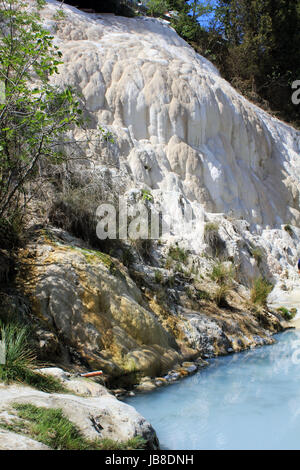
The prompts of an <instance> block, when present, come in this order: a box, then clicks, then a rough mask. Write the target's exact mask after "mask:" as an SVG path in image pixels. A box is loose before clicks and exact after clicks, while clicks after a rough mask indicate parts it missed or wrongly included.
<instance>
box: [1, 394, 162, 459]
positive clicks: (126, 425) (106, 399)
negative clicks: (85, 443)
mask: <svg viewBox="0 0 300 470" xmlns="http://www.w3.org/2000/svg"><path fill="white" fill-rule="evenodd" d="M12 403H31V404H33V405H35V406H42V407H46V408H61V409H62V410H63V413H64V414H65V415H66V416H67V417H68V418H69V419H70V420H71V421H72V422H73V423H74V424H75V425H76V426H78V428H79V429H80V430H81V432H82V433H83V434H84V435H85V436H86V437H87V438H89V439H94V438H97V437H98V438H100V439H101V438H108V439H113V440H119V441H127V440H128V439H131V438H133V437H135V436H141V437H143V438H144V439H145V440H146V441H147V445H148V448H149V449H156V448H158V440H157V436H156V434H155V431H154V429H153V428H152V426H151V425H150V423H148V421H146V420H145V418H143V417H142V416H141V415H140V414H139V413H138V412H137V411H136V410H135V409H134V408H133V407H132V406H130V405H127V404H126V403H123V402H121V401H119V400H117V399H116V398H115V397H114V396H112V395H105V396H101V397H99V396H97V397H80V396H75V395H71V394H58V393H56V394H48V393H44V392H40V391H38V390H34V389H32V388H30V387H25V386H22V385H11V386H0V419H1V417H2V415H3V414H5V413H6V414H7V410H8V409H10V405H11V404H12ZM18 442H19V438H18V439H16V443H15V446H16V448H17V446H18V445H19V444H18ZM20 442H21V444H20V445H23V444H22V442H23V440H22V438H20ZM24 445H25V444H24ZM26 445H27V444H26ZM28 445H30V444H28ZM13 449H14V447H12V450H13Z"/></svg>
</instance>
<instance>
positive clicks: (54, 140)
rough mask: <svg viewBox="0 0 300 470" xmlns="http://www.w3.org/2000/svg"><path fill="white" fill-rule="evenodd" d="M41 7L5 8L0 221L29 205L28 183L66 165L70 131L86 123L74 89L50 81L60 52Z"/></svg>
mask: <svg viewBox="0 0 300 470" xmlns="http://www.w3.org/2000/svg"><path fill="white" fill-rule="evenodd" d="M39 4H40V2H39V3H37V4H36V9H35V11H32V10H29V9H28V8H27V5H26V3H24V2H21V1H20V0H7V2H5V3H4V2H3V3H2V4H1V10H0V49H1V56H0V80H1V81H2V83H4V89H5V100H4V102H3V103H2V104H0V217H3V216H7V215H9V214H11V213H14V212H15V211H16V210H19V209H20V205H21V206H22V204H23V205H26V200H27V195H26V190H25V185H26V183H27V181H29V180H30V179H32V178H33V177H34V176H35V175H36V174H37V173H41V172H42V170H43V169H44V167H45V166H46V165H47V164H50V165H57V164H59V163H61V162H62V161H63V160H64V158H65V157H64V154H63V153H62V151H61V145H62V144H63V142H64V140H65V135H66V132H67V131H68V130H70V129H71V128H72V127H73V126H74V125H77V124H79V123H80V122H81V110H80V106H79V101H78V100H76V99H75V98H74V94H73V91H72V90H71V88H70V87H67V88H66V89H59V88H57V87H55V86H54V85H52V84H50V82H49V77H50V76H51V75H53V74H56V73H58V66H59V65H60V64H61V52H60V51H59V50H58V48H57V46H55V45H54V44H53V38H52V37H51V36H50V35H49V33H48V32H47V31H46V30H44V29H43V28H42V27H41V25H40V23H39V14H38V12H39V9H40V6H39Z"/></svg>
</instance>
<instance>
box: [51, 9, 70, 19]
mask: <svg viewBox="0 0 300 470" xmlns="http://www.w3.org/2000/svg"><path fill="white" fill-rule="evenodd" d="M66 17H67V15H66V14H65V12H64V11H63V10H62V9H61V8H58V9H57V10H56V12H55V13H54V15H53V16H52V19H53V20H55V21H60V20H64V19H65V18H66Z"/></svg>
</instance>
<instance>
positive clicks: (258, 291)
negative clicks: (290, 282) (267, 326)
mask: <svg viewBox="0 0 300 470" xmlns="http://www.w3.org/2000/svg"><path fill="white" fill-rule="evenodd" d="M272 289H273V284H271V283H270V282H269V281H267V280H266V279H264V278H263V277H259V278H257V279H255V280H254V282H253V286H252V289H251V292H250V299H251V302H252V303H253V304H256V305H261V306H262V307H265V306H266V305H267V298H268V295H269V294H270V292H271V291H272Z"/></svg>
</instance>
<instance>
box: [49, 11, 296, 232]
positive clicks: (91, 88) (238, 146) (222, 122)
mask: <svg viewBox="0 0 300 470" xmlns="http://www.w3.org/2000/svg"><path fill="white" fill-rule="evenodd" d="M56 7H57V4H55V3H52V2H51V4H49V5H48V7H47V9H46V10H45V14H44V17H45V19H46V18H47V20H46V26H48V27H49V28H50V29H52V31H53V32H54V33H55V38H56V40H57V43H58V45H59V47H60V49H61V50H62V51H63V60H64V63H65V65H64V66H63V67H62V70H61V75H60V77H59V79H58V81H60V82H63V83H69V84H74V85H75V86H76V87H77V88H78V89H79V90H80V91H81V92H82V93H83V96H84V98H85V101H86V108H87V111H88V113H89V114H90V116H91V117H92V119H93V125H96V124H102V125H106V126H107V127H108V128H109V129H110V130H111V131H112V132H113V133H114V135H115V136H116V138H117V143H118V152H116V155H117V157H116V158H118V160H119V162H120V163H126V164H127V165H128V166H129V168H130V171H131V173H132V176H133V179H134V181H136V182H141V183H143V184H147V185H148V186H149V187H150V188H152V189H161V190H163V191H166V190H168V189H169V190H174V189H177V190H178V191H180V192H181V193H182V194H183V195H184V196H185V197H186V198H187V199H189V200H190V201H194V202H198V203H199V204H203V205H204V207H205V209H206V210H208V211H211V212H225V213H227V212H229V211H231V213H232V215H234V216H235V217H237V218H241V217H243V218H245V219H246V220H247V221H248V222H250V223H253V224H257V225H260V226H262V227H266V226H267V225H269V226H271V227H274V226H275V225H276V226H278V225H280V224H284V223H287V222H289V223H295V224H299V220H300V212H299V166H300V164H299V159H298V152H299V133H297V132H296V131H294V130H293V129H292V128H291V127H289V126H287V125H284V124H283V123H280V122H279V121H277V120H275V119H272V118H271V117H270V116H269V115H267V114H266V113H264V112H262V111H261V110H259V109H258V108H256V107H255V106H253V105H252V104H251V103H249V102H248V101H246V100H245V99H244V98H243V97H241V96H240V95H239V94H238V93H237V92H236V91H235V90H234V89H233V88H232V87H231V86H230V85H229V84H228V83H227V82H226V81H225V80H223V79H222V78H221V77H220V76H219V73H218V71H217V70H216V69H215V68H214V67H213V65H212V64H211V63H209V62H208V61H207V60H206V59H204V58H203V57H201V56H200V55H198V54H196V53H195V52H194V50H193V49H192V48H191V47H190V46H189V45H188V44H187V43H185V41H183V40H182V39H181V38H180V37H179V36H178V35H177V34H176V33H175V31H174V30H173V29H172V28H170V27H169V26H168V24H166V22H163V21H160V20H157V19H152V18H134V19H131V18H123V17H115V16H114V15H109V14H108V15H97V14H94V15H91V14H86V13H83V12H80V11H78V10H76V9H74V8H72V7H67V6H66V7H64V12H65V14H66V17H65V19H62V20H60V21H55V20H53V19H51V15H53V13H54V11H55V8H56Z"/></svg>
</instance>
